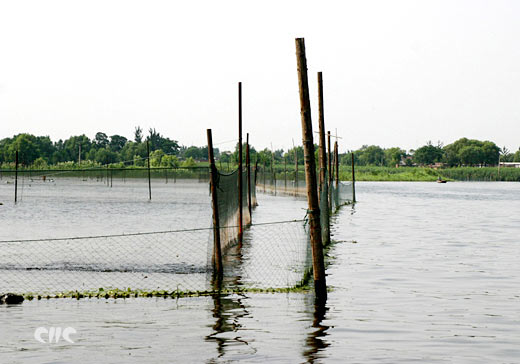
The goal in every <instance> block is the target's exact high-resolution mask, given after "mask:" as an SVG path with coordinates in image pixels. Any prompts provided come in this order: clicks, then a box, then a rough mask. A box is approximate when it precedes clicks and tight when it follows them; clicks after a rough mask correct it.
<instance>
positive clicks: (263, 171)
mask: <svg viewBox="0 0 520 364" xmlns="http://www.w3.org/2000/svg"><path fill="white" fill-rule="evenodd" d="M265 168H266V167H265V159H264V169H263V170H262V175H263V177H264V192H265Z"/></svg>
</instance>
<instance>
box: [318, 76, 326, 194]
mask: <svg viewBox="0 0 520 364" xmlns="http://www.w3.org/2000/svg"><path fill="white" fill-rule="evenodd" d="M318 106H319V114H318V115H319V119H318V121H319V123H318V126H319V133H320V134H319V135H320V149H319V159H320V192H321V191H322V190H323V184H324V183H325V182H326V181H327V148H326V146H325V118H324V110H323V78H322V73H321V72H318ZM320 197H321V196H320Z"/></svg>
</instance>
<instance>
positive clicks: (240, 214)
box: [238, 82, 244, 243]
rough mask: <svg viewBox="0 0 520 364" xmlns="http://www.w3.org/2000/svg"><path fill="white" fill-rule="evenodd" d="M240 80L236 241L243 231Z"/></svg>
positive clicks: (239, 90) (240, 88) (239, 98)
mask: <svg viewBox="0 0 520 364" xmlns="http://www.w3.org/2000/svg"><path fill="white" fill-rule="evenodd" d="M242 190H243V186H242V82H239V83H238V242H239V243H241V242H242V234H243V233H244V225H243V224H244V211H243V210H242V202H243V201H242Z"/></svg>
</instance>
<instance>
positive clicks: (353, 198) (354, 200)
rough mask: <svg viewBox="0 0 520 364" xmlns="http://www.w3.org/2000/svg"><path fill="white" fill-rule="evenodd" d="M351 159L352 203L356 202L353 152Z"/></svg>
mask: <svg viewBox="0 0 520 364" xmlns="http://www.w3.org/2000/svg"><path fill="white" fill-rule="evenodd" d="M350 155H351V157H352V202H356V172H355V167H354V152H352V153H351V154H350Z"/></svg>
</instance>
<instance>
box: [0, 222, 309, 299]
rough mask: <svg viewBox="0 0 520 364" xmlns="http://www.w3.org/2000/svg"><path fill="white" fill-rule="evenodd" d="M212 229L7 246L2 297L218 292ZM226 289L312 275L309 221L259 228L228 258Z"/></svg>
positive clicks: (0, 264)
mask: <svg viewBox="0 0 520 364" xmlns="http://www.w3.org/2000/svg"><path fill="white" fill-rule="evenodd" d="M210 241H212V229H209V228H206V229H192V230H179V231H164V232H151V233H137V234H128V235H105V236H89V237H76V238H59V239H41V240H17V241H16V240H13V241H1V242H0V276H1V278H2V279H1V280H0V282H1V283H0V291H3V292H13V293H19V294H33V295H42V296H45V295H52V296H54V295H59V294H65V293H67V292H71V291H77V292H82V294H85V295H87V294H89V293H90V294H91V293H95V292H99V290H100V288H101V289H102V290H103V291H107V290H114V289H116V290H121V291H128V290H131V291H132V292H138V291H142V292H152V291H158V290H161V291H169V292H174V291H175V292H186V291H191V292H201V291H208V290H211V289H212V286H211V282H212V271H213V268H212V263H211V259H208V257H209V256H211V250H212V244H211V243H210ZM223 261H224V287H225V288H229V289H244V288H245V289H247V288H258V289H267V288H287V287H294V286H297V285H299V284H302V280H303V279H304V277H305V274H306V272H308V271H309V269H310V262H311V259H310V249H309V244H308V232H307V231H306V228H305V225H304V222H303V221H288V222H279V223H265V224H258V225H252V226H250V228H249V229H247V231H246V232H245V234H244V240H243V242H242V244H236V243H230V244H228V245H227V246H226V248H225V249H224V250H223Z"/></svg>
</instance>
